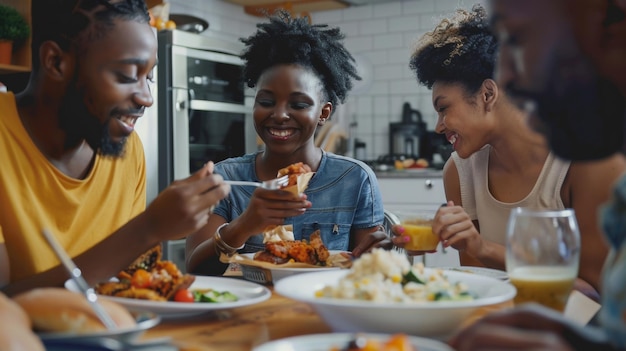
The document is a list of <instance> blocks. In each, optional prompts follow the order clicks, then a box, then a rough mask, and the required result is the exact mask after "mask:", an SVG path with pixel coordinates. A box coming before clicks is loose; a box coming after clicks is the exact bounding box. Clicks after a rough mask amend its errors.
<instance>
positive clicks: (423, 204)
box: [376, 170, 446, 211]
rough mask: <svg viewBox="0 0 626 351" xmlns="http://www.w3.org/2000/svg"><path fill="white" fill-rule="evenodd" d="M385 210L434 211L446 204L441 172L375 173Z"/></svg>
mask: <svg viewBox="0 0 626 351" xmlns="http://www.w3.org/2000/svg"><path fill="white" fill-rule="evenodd" d="M376 177H377V178H378V186H379V188H380V192H381V195H382V197H383V204H384V207H385V209H387V210H391V211H393V210H412V209H414V210H436V209H437V208H438V207H439V206H441V204H444V203H445V202H446V195H445V192H444V189H443V178H442V174H441V171H429V170H424V171H423V172H421V173H412V172H411V171H399V172H377V173H376Z"/></svg>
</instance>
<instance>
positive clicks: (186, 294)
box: [174, 289, 196, 302]
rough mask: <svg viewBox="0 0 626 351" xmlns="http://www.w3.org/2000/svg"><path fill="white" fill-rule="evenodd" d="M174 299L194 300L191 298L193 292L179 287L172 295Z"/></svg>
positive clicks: (181, 300)
mask: <svg viewBox="0 0 626 351" xmlns="http://www.w3.org/2000/svg"><path fill="white" fill-rule="evenodd" d="M174 301H176V302H196V300H195V299H194V298H193V293H192V292H191V291H190V290H189V289H179V290H178V291H177V292H176V294H175V295H174Z"/></svg>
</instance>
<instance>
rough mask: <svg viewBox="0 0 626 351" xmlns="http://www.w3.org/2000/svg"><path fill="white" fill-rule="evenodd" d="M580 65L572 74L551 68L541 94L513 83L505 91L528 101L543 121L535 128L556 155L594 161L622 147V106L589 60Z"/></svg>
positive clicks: (607, 82) (609, 84)
mask: <svg viewBox="0 0 626 351" xmlns="http://www.w3.org/2000/svg"><path fill="white" fill-rule="evenodd" d="M582 66H585V68H584V70H581V69H577V70H576V71H575V74H573V75H572V74H567V73H566V74H562V73H563V72H559V70H555V71H556V72H555V73H553V74H552V75H551V77H549V79H548V80H547V81H548V82H549V83H548V86H547V87H546V88H545V89H544V90H545V91H543V92H542V93H536V92H530V91H528V90H524V89H518V88H516V87H514V86H509V87H507V92H509V93H510V94H511V95H513V96H515V97H516V98H517V97H519V98H523V99H526V101H531V102H532V104H533V105H534V108H535V110H534V111H533V112H534V113H536V114H537V115H538V117H539V119H540V121H541V122H542V123H543V125H541V124H540V125H539V126H538V128H537V127H535V129H536V130H538V131H540V132H542V133H544V134H545V135H546V136H547V138H548V142H549V143H550V148H551V149H552V151H553V152H554V153H555V154H556V155H557V156H559V157H561V158H565V159H570V160H596V159H601V158H605V157H607V156H610V155H612V154H614V153H615V152H617V151H621V150H622V146H623V143H624V112H625V106H626V105H625V103H624V97H623V96H622V95H621V93H620V91H619V89H617V88H616V87H615V85H613V84H612V83H611V82H609V81H607V80H605V79H602V78H600V77H599V76H598V75H597V74H596V73H595V71H594V70H592V69H591V68H590V66H589V63H585V64H583V65H581V66H580V67H582ZM580 67H578V68H580ZM569 73H571V72H569Z"/></svg>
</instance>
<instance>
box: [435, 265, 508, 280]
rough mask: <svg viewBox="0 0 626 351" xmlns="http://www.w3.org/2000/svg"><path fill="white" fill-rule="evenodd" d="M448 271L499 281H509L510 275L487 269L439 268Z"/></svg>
mask: <svg viewBox="0 0 626 351" xmlns="http://www.w3.org/2000/svg"><path fill="white" fill-rule="evenodd" d="M437 268H441V269H444V270H447V271H456V272H465V273H474V274H479V275H484V276H486V277H491V278H496V279H499V280H504V281H509V275H508V274H507V273H506V272H505V271H501V270H498V269H493V268H485V267H473V266H461V267H437Z"/></svg>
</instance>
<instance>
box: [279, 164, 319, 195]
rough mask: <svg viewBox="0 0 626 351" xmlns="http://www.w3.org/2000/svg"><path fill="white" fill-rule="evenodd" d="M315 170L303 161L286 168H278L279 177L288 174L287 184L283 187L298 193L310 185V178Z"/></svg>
mask: <svg viewBox="0 0 626 351" xmlns="http://www.w3.org/2000/svg"><path fill="white" fill-rule="evenodd" d="M313 174H315V172H312V171H311V167H310V166H309V165H307V164H305V163H303V162H296V163H294V164H291V165H289V166H287V167H285V168H281V169H279V170H278V174H277V175H276V177H277V178H280V177H283V176H288V177H289V181H288V182H287V185H285V186H284V187H282V189H283V190H287V191H290V192H292V193H294V194H296V195H298V194H301V193H303V192H304V191H305V190H306V188H307V186H308V185H309V180H311V177H313Z"/></svg>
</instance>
